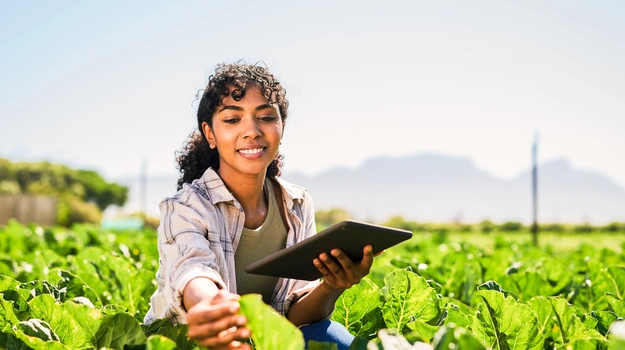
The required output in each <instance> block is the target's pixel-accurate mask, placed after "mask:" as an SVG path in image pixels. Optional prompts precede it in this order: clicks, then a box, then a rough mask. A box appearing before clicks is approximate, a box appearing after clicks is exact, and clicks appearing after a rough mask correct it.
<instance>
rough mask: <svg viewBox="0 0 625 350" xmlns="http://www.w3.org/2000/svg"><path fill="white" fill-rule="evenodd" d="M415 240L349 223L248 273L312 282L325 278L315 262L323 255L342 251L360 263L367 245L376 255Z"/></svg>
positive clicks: (406, 233) (250, 267) (387, 229)
mask: <svg viewBox="0 0 625 350" xmlns="http://www.w3.org/2000/svg"><path fill="white" fill-rule="evenodd" d="M411 237H412V232H410V231H406V230H401V229H396V228H391V227H386V226H380V225H375V224H370V223H366V222H360V221H354V220H345V221H342V222H339V223H338V224H335V225H332V226H331V227H328V228H327V229H325V230H323V231H321V232H319V233H317V234H316V235H314V236H312V237H309V238H308V239H305V240H303V241H301V242H298V243H296V244H294V245H292V246H290V247H288V248H285V249H282V250H280V251H278V252H276V253H273V254H271V255H269V256H267V257H265V258H263V259H261V260H259V261H257V262H255V263H252V264H250V265H248V266H246V267H245V271H246V272H247V273H251V274H259V275H266V276H274V277H285V278H294V279H299V280H308V281H312V280H315V279H319V278H321V277H322V276H321V273H320V272H319V270H317V268H316V267H315V265H314V264H313V262H312V261H313V259H314V258H317V257H319V254H321V253H322V252H326V253H328V254H329V253H330V250H332V249H334V248H339V249H341V250H342V251H343V252H344V253H345V254H347V255H348V256H349V257H350V258H351V259H352V261H354V262H359V261H360V260H362V256H363V255H362V250H363V248H364V247H365V246H366V245H367V244H371V246H372V247H373V253H374V254H376V253H379V252H381V251H382V250H385V249H387V248H390V247H392V246H394V245H396V244H398V243H400V242H403V241H405V240H407V239H409V238H411Z"/></svg>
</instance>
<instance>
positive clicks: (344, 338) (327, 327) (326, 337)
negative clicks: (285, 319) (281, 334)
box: [300, 320, 354, 350]
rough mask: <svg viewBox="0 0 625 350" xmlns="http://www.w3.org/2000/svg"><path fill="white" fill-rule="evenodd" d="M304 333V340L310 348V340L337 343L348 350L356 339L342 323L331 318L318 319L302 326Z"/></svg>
mask: <svg viewBox="0 0 625 350" xmlns="http://www.w3.org/2000/svg"><path fill="white" fill-rule="evenodd" d="M300 331H302V333H304V341H305V342H306V348H308V341H309V340H314V341H318V342H330V343H336V344H337V345H338V348H339V350H346V349H347V348H349V345H350V344H351V343H352V341H354V336H353V335H351V334H350V333H349V331H348V330H347V328H345V326H343V325H342V324H340V323H338V322H334V321H330V320H323V321H317V322H315V323H311V324H309V325H306V326H302V327H300Z"/></svg>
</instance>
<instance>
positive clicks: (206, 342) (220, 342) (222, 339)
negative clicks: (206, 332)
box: [198, 328, 251, 349]
mask: <svg viewBox="0 0 625 350" xmlns="http://www.w3.org/2000/svg"><path fill="white" fill-rule="evenodd" d="M250 334H251V333H250V330H249V329H248V328H238V329H234V330H232V331H230V330H226V331H223V332H221V333H219V334H218V335H217V336H214V337H210V338H205V339H201V340H198V344H200V345H202V346H205V347H208V348H218V349H249V347H247V346H246V345H247V344H243V343H241V340H243V339H246V338H248V337H249V336H250Z"/></svg>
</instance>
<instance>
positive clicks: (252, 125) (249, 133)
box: [243, 117, 263, 139]
mask: <svg viewBox="0 0 625 350" xmlns="http://www.w3.org/2000/svg"><path fill="white" fill-rule="evenodd" d="M243 127H244V129H243V137H244V138H251V139H255V138H257V137H260V136H261V135H262V134H263V133H262V131H261V130H260V125H259V124H258V121H257V120H256V118H254V117H248V118H245V122H244V123H243Z"/></svg>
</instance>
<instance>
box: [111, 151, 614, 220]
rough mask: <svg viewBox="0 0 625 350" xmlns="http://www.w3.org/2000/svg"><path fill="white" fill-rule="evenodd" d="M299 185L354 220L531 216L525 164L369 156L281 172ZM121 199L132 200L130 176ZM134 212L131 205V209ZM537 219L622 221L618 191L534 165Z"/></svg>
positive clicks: (564, 164)
mask: <svg viewBox="0 0 625 350" xmlns="http://www.w3.org/2000/svg"><path fill="white" fill-rule="evenodd" d="M283 177H284V179H286V180H287V181H289V182H292V183H295V184H298V185H301V186H304V187H306V188H307V189H308V191H309V192H310V193H311V195H312V197H313V199H314V204H315V209H316V210H322V209H330V208H342V209H345V210H347V211H348V212H349V213H350V214H351V216H352V217H353V218H355V219H359V220H366V221H372V222H381V221H384V220H386V219H388V218H390V217H392V216H395V215H401V216H403V217H404V218H405V219H409V220H415V221H418V222H463V223H475V222H480V221H482V220H486V219H488V220H491V221H493V222H498V223H499V222H505V221H520V222H523V223H530V222H531V220H532V201H531V198H532V195H531V193H532V192H531V190H532V185H531V181H532V177H531V169H528V170H527V171H525V172H523V173H521V174H519V175H518V176H516V177H514V178H512V179H508V180H504V179H500V178H497V177H495V176H493V175H491V174H489V173H487V172H485V171H482V170H480V169H478V168H477V167H476V166H475V165H474V164H473V163H472V161H471V160H470V159H468V158H461V157H451V156H445V155H440V154H417V155H413V156H410V157H405V158H388V157H381V158H374V159H370V160H368V161H366V162H365V163H363V164H362V165H361V166H359V167H357V168H334V169H330V170H327V171H325V172H322V173H320V174H318V175H315V176H306V175H304V174H301V173H284V174H283ZM120 182H121V183H125V184H126V185H128V186H129V187H130V195H129V203H128V205H127V206H132V205H133V203H134V205H135V207H136V206H137V203H138V199H137V198H138V194H139V187H140V186H139V183H138V180H137V179H134V180H132V179H127V180H126V181H120ZM175 184H176V179H175V178H150V179H148V183H147V188H148V195H147V200H146V202H147V203H148V209H147V210H146V211H147V212H148V213H150V214H152V215H157V214H158V209H157V204H158V201H160V199H162V198H163V197H165V196H168V195H171V194H173V192H174V191H175ZM135 210H136V209H135ZM538 220H539V221H540V222H545V223H546V222H549V223H553V222H558V223H591V224H605V223H608V222H612V221H621V222H623V221H625V190H623V189H622V188H620V187H619V186H618V185H616V184H615V183H614V182H613V181H611V180H610V179H609V178H607V177H606V176H605V175H602V174H601V173H599V172H594V171H587V170H580V169H576V168H574V167H573V166H572V165H571V164H570V162H569V161H568V160H566V159H557V160H553V161H550V162H548V163H544V164H540V165H539V168H538Z"/></svg>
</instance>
